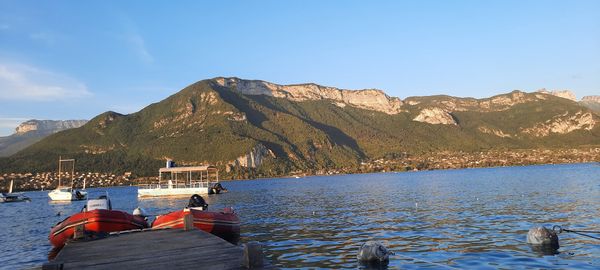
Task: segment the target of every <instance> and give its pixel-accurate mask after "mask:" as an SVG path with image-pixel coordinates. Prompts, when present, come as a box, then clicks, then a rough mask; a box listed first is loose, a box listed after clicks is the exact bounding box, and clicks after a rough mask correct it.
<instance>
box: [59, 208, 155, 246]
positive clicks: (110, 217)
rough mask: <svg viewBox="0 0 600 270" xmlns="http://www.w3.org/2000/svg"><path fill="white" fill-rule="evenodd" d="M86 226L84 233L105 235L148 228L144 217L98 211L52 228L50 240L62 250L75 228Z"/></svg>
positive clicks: (77, 215)
mask: <svg viewBox="0 0 600 270" xmlns="http://www.w3.org/2000/svg"><path fill="white" fill-rule="evenodd" d="M78 225H83V226H84V231H86V232H88V233H93V234H103V233H110V232H119V231H126V230H134V229H144V228H147V227H148V224H147V222H146V221H145V220H144V218H143V217H140V216H134V215H131V214H129V213H126V212H123V211H115V210H104V209H97V210H92V211H88V212H81V213H77V214H75V215H72V216H70V217H68V218H66V219H65V220H63V221H61V222H59V223H58V224H56V226H54V227H53V228H52V230H51V231H50V235H49V236H48V240H50V243H52V246H54V247H57V248H61V247H62V246H64V245H65V242H66V241H67V240H69V239H71V238H73V234H74V233H75V227H76V226H78Z"/></svg>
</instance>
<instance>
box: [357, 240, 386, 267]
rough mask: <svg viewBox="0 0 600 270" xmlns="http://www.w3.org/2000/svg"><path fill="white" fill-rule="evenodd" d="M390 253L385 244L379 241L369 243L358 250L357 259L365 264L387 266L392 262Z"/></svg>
mask: <svg viewBox="0 0 600 270" xmlns="http://www.w3.org/2000/svg"><path fill="white" fill-rule="evenodd" d="M391 254H394V253H393V252H391V251H389V250H388V249H387V248H386V247H385V246H384V245H383V244H381V243H379V242H377V241H367V242H366V243H364V244H362V246H360V248H359V249H358V254H357V255H356V259H357V260H358V261H359V262H360V263H363V264H379V265H387V264H388V263H389V261H390V255H391Z"/></svg>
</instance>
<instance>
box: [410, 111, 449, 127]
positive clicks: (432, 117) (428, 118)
mask: <svg viewBox="0 0 600 270" xmlns="http://www.w3.org/2000/svg"><path fill="white" fill-rule="evenodd" d="M413 120H414V121H417V122H423V123H429V124H434V125H437V124H442V125H456V121H455V120H454V118H453V117H452V115H451V114H450V113H448V112H446V111H444V110H442V109H440V108H426V109H423V110H421V112H420V113H419V115H417V117H415V118H414V119H413Z"/></svg>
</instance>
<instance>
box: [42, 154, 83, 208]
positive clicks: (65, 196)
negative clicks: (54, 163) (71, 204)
mask: <svg viewBox="0 0 600 270" xmlns="http://www.w3.org/2000/svg"><path fill="white" fill-rule="evenodd" d="M64 162H67V163H70V164H71V165H72V166H71V172H70V176H71V185H70V186H62V185H61V184H62V182H61V175H62V172H61V170H62V163H64ZM74 180H75V160H74V159H62V158H60V157H59V158H58V186H57V187H56V189H54V190H52V191H50V192H49V193H48V197H50V199H51V200H53V201H79V200H85V199H87V191H85V179H84V180H83V189H81V190H78V189H75V188H73V185H74Z"/></svg>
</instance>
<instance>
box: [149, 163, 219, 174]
mask: <svg viewBox="0 0 600 270" xmlns="http://www.w3.org/2000/svg"><path fill="white" fill-rule="evenodd" d="M201 171H218V169H217V167H215V166H210V165H204V166H190V167H170V168H160V169H158V172H159V173H166V172H173V173H175V172H178V173H181V172H201Z"/></svg>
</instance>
